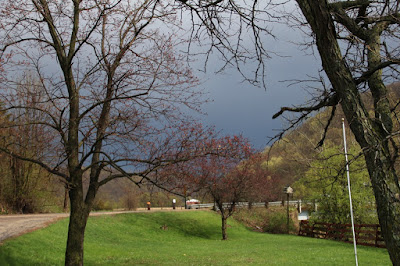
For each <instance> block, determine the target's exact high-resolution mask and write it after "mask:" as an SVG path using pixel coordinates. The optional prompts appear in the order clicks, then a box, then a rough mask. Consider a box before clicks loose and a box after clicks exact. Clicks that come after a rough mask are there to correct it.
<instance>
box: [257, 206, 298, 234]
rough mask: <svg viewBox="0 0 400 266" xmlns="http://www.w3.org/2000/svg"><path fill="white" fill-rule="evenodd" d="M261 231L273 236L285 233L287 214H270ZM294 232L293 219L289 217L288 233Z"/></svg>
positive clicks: (278, 212) (280, 212)
mask: <svg viewBox="0 0 400 266" xmlns="http://www.w3.org/2000/svg"><path fill="white" fill-rule="evenodd" d="M263 231H264V232H267V233H273V234H285V233H287V214H286V213H285V212H283V211H276V212H270V213H269V215H268V217H267V220H266V221H265V224H264V226H263ZM295 231H296V227H295V225H294V222H293V219H292V217H289V232H295Z"/></svg>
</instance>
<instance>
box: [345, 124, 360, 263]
mask: <svg viewBox="0 0 400 266" xmlns="http://www.w3.org/2000/svg"><path fill="white" fill-rule="evenodd" d="M342 126H343V142H344V156H345V158H346V173H347V187H348V189H349V201H350V217H351V229H352V231H353V244H354V256H355V258H356V266H358V258H357V243H356V234H355V231H354V217H353V203H352V200H351V188H350V171H349V160H348V158H347V144H346V130H345V127H344V118H342Z"/></svg>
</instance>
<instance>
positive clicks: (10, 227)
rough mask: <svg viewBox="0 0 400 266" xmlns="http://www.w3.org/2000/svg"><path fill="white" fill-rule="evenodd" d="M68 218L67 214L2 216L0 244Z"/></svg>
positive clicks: (0, 216) (0, 221) (0, 218)
mask: <svg viewBox="0 0 400 266" xmlns="http://www.w3.org/2000/svg"><path fill="white" fill-rule="evenodd" d="M68 216H69V214H67V213H51V214H17V215H0V243H2V242H3V241H4V240H5V239H7V238H10V237H16V236H19V235H22V234H23V233H27V232H31V231H33V230H36V229H39V228H43V227H45V226H47V225H48V224H50V223H52V222H55V221H57V220H59V219H61V218H64V217H68Z"/></svg>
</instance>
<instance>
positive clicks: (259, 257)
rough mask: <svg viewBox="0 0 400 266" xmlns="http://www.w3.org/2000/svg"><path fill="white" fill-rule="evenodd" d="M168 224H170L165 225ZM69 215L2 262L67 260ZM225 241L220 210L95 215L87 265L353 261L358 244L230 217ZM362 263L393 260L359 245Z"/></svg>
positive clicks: (2, 256)
mask: <svg viewBox="0 0 400 266" xmlns="http://www.w3.org/2000/svg"><path fill="white" fill-rule="evenodd" d="M164 224H166V225H167V226H168V230H162V229H160V227H161V226H162V225H164ZM67 226H68V220H66V219H65V220H62V221H60V222H58V223H56V224H53V225H51V226H50V227H48V228H46V229H43V230H38V231H35V232H32V233H29V234H26V235H23V236H21V237H19V238H16V239H14V240H11V241H7V242H6V243H5V244H4V245H3V246H0V265H33V264H36V265H37V264H40V265H46V264H49V265H62V264H63V257H64V249H65V242H66V235H67ZM230 226H231V227H230V228H229V229H228V235H229V240H228V241H221V240H220V239H221V236H220V219H219V216H218V215H217V214H215V213H212V212H208V211H196V212H175V213H174V212H158V213H137V214H122V215H116V216H100V217H91V218H90V219H89V223H88V226H87V230H86V238H85V264H86V265H105V264H107V265H109V264H114V265H124V264H125V265H132V264H147V265H148V264H150V265H155V264H163V265H210V264H218V265H245V264H250V263H251V264H259V265H352V264H354V255H353V246H352V245H351V244H345V243H340V242H334V241H328V240H319V239H312V238H305V237H297V236H289V235H270V234H261V233H256V232H251V231H248V230H247V229H246V228H245V227H244V226H242V225H240V224H238V223H236V222H234V221H230ZM358 255H359V262H360V265H390V261H389V257H388V255H387V252H386V250H384V249H376V248H368V247H359V248H358Z"/></svg>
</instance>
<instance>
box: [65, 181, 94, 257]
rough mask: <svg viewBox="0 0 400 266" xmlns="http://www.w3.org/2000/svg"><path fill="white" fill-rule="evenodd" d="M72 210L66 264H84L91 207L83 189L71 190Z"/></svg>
mask: <svg viewBox="0 0 400 266" xmlns="http://www.w3.org/2000/svg"><path fill="white" fill-rule="evenodd" d="M69 197H70V204H71V206H70V207H71V212H70V218H69V226H68V240H67V249H66V252H65V265H83V241H84V237H85V228H86V223H87V220H88V217H89V213H90V209H89V208H88V206H87V205H86V204H85V202H84V201H83V195H82V190H81V189H79V188H78V189H70V191H69Z"/></svg>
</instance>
